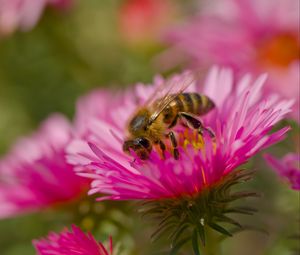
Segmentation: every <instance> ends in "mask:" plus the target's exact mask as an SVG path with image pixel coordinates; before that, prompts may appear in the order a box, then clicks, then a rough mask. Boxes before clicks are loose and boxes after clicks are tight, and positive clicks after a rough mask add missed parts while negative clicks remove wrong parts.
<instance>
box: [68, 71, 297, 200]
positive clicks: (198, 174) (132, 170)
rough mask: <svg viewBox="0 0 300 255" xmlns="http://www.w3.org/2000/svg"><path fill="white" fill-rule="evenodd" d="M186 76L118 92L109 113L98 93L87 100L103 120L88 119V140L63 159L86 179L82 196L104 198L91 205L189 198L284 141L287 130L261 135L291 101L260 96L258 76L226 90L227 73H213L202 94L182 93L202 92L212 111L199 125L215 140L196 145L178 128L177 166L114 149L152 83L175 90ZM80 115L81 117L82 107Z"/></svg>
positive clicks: (75, 145) (229, 80)
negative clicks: (105, 201)
mask: <svg viewBox="0 0 300 255" xmlns="http://www.w3.org/2000/svg"><path fill="white" fill-rule="evenodd" d="M189 76H190V73H184V74H182V75H177V76H174V77H172V78H171V79H169V80H168V81H165V80H164V79H162V78H161V77H156V78H155V80H154V85H153V86H145V85H143V84H138V85H136V86H135V87H134V88H133V89H132V90H131V91H128V94H127V93H124V95H123V98H121V99H120V100H119V101H118V102H119V104H117V103H114V104H113V107H111V104H110V103H108V104H106V102H109V98H105V97H103V95H101V93H100V94H98V99H97V100H96V98H94V99H95V100H94V104H95V106H97V105H100V103H99V102H101V107H102V109H107V114H108V115H109V116H105V117H98V116H97V114H92V116H91V118H90V120H89V122H88V126H87V127H86V128H87V129H88V133H89V135H87V136H86V137H84V139H76V140H74V141H73V142H71V144H70V146H68V148H67V153H68V154H69V155H68V160H69V162H70V163H71V164H74V165H76V170H77V171H78V172H79V174H80V175H83V176H86V177H89V178H92V179H93V182H92V188H91V190H90V194H94V193H100V194H106V195H107V196H104V197H101V198H99V200H103V199H115V200H119V199H159V198H167V197H177V196H182V195H185V194H190V195H191V194H194V193H197V192H200V191H201V190H202V189H203V188H205V187H207V186H209V185H212V184H214V183H216V182H218V181H219V180H220V179H222V177H223V176H225V175H227V174H228V173H230V172H232V171H233V170H234V169H236V168H237V167H239V166H240V165H241V164H243V163H245V162H246V161H247V160H248V159H249V158H251V157H252V156H253V155H254V154H256V153H257V152H259V151H260V150H262V149H264V148H266V147H268V146H270V145H271V144H273V143H275V142H278V141H279V140H281V139H282V138H283V137H284V134H285V133H286V132H287V130H288V128H283V129H281V130H279V131H277V132H275V133H272V134H268V132H269V131H270V130H271V129H272V127H273V125H275V124H276V123H277V122H278V121H279V120H281V119H282V118H283V117H284V116H285V114H286V113H288V112H289V111H290V107H291V105H292V102H291V101H288V100H279V99H278V98H277V97H276V96H270V97H269V98H262V94H261V91H260V90H261V88H262V86H263V84H264V82H265V79H266V76H264V75H263V76H260V77H259V78H258V79H257V80H255V81H252V79H251V77H250V76H249V75H247V76H244V77H243V78H242V79H241V80H240V81H239V82H238V84H237V85H236V86H234V81H233V75H232V72H231V71H230V70H227V69H223V70H221V71H220V70H218V69H216V68H215V69H213V70H212V71H211V72H210V74H209V75H208V78H207V80H206V82H205V88H204V90H203V91H200V89H199V86H197V85H196V84H195V82H194V83H193V84H192V85H191V86H190V87H189V88H188V90H187V91H194V92H199V93H201V92H202V93H203V94H205V95H207V96H209V97H210V98H211V99H212V100H213V101H214V102H215V104H216V109H215V110H213V111H212V112H211V113H209V114H208V115H206V116H204V117H203V120H204V124H205V126H209V127H211V128H212V130H213V131H214V132H215V134H216V140H215V141H214V139H211V138H210V137H208V136H206V135H205V136H204V139H203V140H202V139H201V137H199V136H198V135H197V134H195V133H194V132H188V131H187V130H186V129H183V130H182V129H178V130H177V134H178V138H179V139H178V140H179V145H180V146H179V150H180V159H179V160H175V159H174V158H173V156H171V154H170V153H167V154H166V159H162V158H161V156H160V154H159V153H158V152H157V151H155V150H153V151H152V153H151V154H150V159H149V160H147V161H141V160H139V159H138V158H135V159H134V155H132V156H129V155H127V154H125V153H124V152H123V151H122V143H123V140H124V136H125V129H126V128H125V127H126V123H127V121H128V118H129V117H130V116H131V114H132V113H133V112H134V111H135V110H136V108H137V107H138V106H139V105H140V104H142V103H143V102H145V101H146V100H147V97H149V96H150V95H151V94H152V93H153V91H154V90H155V88H157V87H158V86H160V84H164V83H165V82H167V83H169V84H173V85H174V86H181V84H182V82H185V80H186V79H187V77H189ZM95 95H96V94H95ZM92 96H93V94H92V95H90V96H87V97H86V100H88V99H89V98H91V97H92ZM83 101H84V100H82V101H81V106H84V105H90V106H91V104H89V103H92V102H91V101H90V102H89V103H88V102H86V104H83ZM92 108H93V107H91V109H92ZM80 110H81V111H82V112H85V109H84V108H82V109H80ZM85 117H87V116H85ZM85 120H86V119H85Z"/></svg>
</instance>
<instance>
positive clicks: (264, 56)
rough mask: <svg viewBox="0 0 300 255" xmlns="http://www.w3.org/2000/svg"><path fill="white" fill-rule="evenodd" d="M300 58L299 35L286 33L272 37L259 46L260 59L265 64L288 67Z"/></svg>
mask: <svg viewBox="0 0 300 255" xmlns="http://www.w3.org/2000/svg"><path fill="white" fill-rule="evenodd" d="M299 59H300V42H299V38H298V37H297V35H294V34H290V33H284V34H278V35H276V36H273V37H270V38H268V39H267V40H264V42H263V43H262V44H261V45H260V46H259V47H258V60H259V62H260V63H261V64H263V65H272V66H277V67H287V66H288V65H289V64H291V63H292V62H293V61H296V60H299Z"/></svg>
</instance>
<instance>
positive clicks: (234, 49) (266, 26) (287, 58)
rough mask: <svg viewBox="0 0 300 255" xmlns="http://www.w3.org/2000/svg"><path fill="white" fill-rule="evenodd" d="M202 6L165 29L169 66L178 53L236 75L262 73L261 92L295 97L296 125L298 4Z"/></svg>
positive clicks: (285, 0)
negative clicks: (264, 75) (197, 12)
mask: <svg viewBox="0 0 300 255" xmlns="http://www.w3.org/2000/svg"><path fill="white" fill-rule="evenodd" d="M206 5H207V6H206ZM206 5H204V6H203V10H202V13H200V15H199V16H198V17H196V18H195V19H193V20H191V21H190V22H188V24H186V25H184V26H182V27H177V28H174V29H170V31H169V33H168V34H167V35H166V40H167V41H168V42H170V43H171V44H173V45H174V46H175V49H173V50H172V54H167V56H168V57H167V61H169V62H171V63H174V61H175V60H174V55H175V56H176V55H178V54H179V55H180V54H181V53H180V52H183V53H184V55H188V56H189V57H190V59H192V62H193V63H194V65H195V66H196V67H207V66H209V65H210V64H211V63H213V64H219V65H224V66H230V67H233V68H234V69H235V70H236V71H238V72H240V73H245V72H249V71H252V72H255V73H257V74H258V73H261V72H267V73H269V79H268V81H267V82H266V86H265V91H266V92H267V93H268V92H271V93H272V92H275V93H279V94H282V96H284V97H285V98H287V99H295V100H296V104H295V105H294V108H293V112H292V116H293V118H295V119H296V120H297V121H298V122H300V119H299V107H300V104H299V97H298V95H299V93H300V92H299V68H300V65H299V63H300V62H299V58H300V37H299V36H300V35H299V11H298V10H299V1H295V0H273V1H260V0H217V1H213V2H212V3H207V4H206ZM174 50H175V52H176V53H177V54H174ZM177 58H178V56H177Z"/></svg>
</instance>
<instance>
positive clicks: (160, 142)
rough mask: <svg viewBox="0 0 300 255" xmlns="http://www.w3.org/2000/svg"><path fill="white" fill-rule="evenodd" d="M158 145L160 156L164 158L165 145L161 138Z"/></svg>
mask: <svg viewBox="0 0 300 255" xmlns="http://www.w3.org/2000/svg"><path fill="white" fill-rule="evenodd" d="M159 147H160V149H161V151H162V157H163V158H165V151H166V145H165V144H164V142H163V141H162V140H159Z"/></svg>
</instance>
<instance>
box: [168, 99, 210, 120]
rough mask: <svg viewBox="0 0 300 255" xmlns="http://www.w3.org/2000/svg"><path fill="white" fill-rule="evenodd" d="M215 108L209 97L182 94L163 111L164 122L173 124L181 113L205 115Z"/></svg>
mask: <svg viewBox="0 0 300 255" xmlns="http://www.w3.org/2000/svg"><path fill="white" fill-rule="evenodd" d="M214 106H215V105H214V103H213V102H212V101H211V100H210V99H209V98H208V97H207V96H204V95H199V94H197V93H181V94H179V95H177V96H176V97H175V98H174V99H173V100H172V101H171V102H170V103H169V105H168V106H167V107H166V108H165V109H164V110H163V115H164V122H165V123H172V122H173V121H174V119H176V118H177V115H178V113H180V112H186V113H191V114H195V115H203V114H206V113H208V112H209V111H210V110H211V109H213V108H214Z"/></svg>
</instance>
